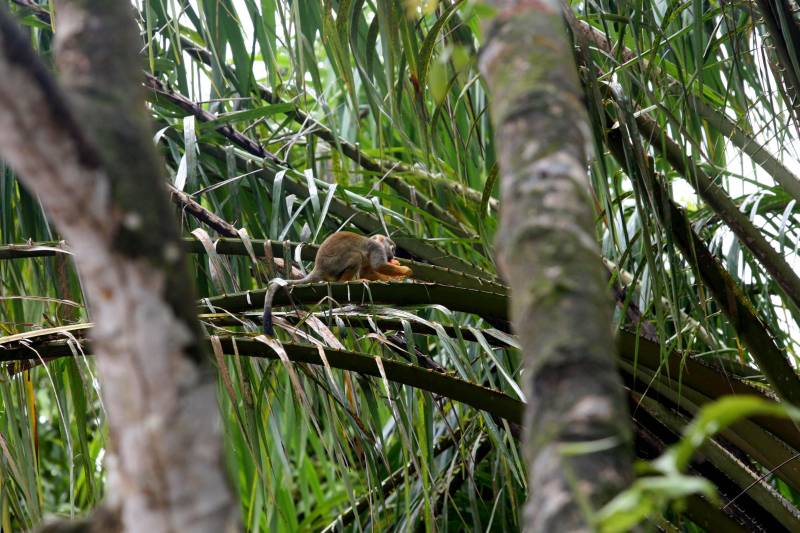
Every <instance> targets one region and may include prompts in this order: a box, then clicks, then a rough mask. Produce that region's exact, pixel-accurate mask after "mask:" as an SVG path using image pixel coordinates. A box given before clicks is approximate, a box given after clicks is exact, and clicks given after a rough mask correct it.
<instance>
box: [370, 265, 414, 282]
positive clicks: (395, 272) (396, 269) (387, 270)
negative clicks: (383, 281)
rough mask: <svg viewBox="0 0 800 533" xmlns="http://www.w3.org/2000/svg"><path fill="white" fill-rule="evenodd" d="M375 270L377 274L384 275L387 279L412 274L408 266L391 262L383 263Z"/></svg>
mask: <svg viewBox="0 0 800 533" xmlns="http://www.w3.org/2000/svg"><path fill="white" fill-rule="evenodd" d="M376 271H377V273H378V274H381V275H383V276H386V277H387V278H389V279H403V278H407V277H409V276H411V274H413V272H412V271H411V269H410V268H408V267H405V266H402V265H395V264H393V263H386V264H383V265H381V266H379V267H378V268H377V269H376Z"/></svg>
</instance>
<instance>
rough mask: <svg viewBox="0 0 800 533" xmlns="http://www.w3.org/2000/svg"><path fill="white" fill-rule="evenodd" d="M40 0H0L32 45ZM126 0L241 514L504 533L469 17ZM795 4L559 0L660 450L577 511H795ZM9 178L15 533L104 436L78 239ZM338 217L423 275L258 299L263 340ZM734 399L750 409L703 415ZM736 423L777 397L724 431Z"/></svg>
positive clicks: (352, 1) (785, 525)
mask: <svg viewBox="0 0 800 533" xmlns="http://www.w3.org/2000/svg"><path fill="white" fill-rule="evenodd" d="M52 4H53V3H50V2H44V1H38V2H37V1H33V0H13V1H9V2H8V5H9V8H10V10H11V11H12V12H13V14H14V15H15V17H16V19H17V20H18V22H19V23H20V24H22V25H23V26H24V27H25V28H26V31H27V32H28V33H29V35H30V42H31V45H32V46H33V47H34V48H35V50H36V51H37V52H38V54H39V56H40V57H41V58H42V59H43V60H44V61H45V62H47V63H48V64H50V62H51V61H52V50H53V40H54V36H53V32H54V30H55V31H57V30H58V28H57V26H54V24H53V20H54V19H53V17H52V15H53V13H52V11H51V9H52V8H53V5H52ZM55 4H56V5H57V4H58V3H57V2H56V3H55ZM134 4H135V6H136V9H137V14H138V23H139V25H140V30H141V35H142V39H143V42H144V47H143V49H142V55H143V66H144V69H145V72H146V78H145V85H146V87H147V89H148V95H149V96H148V98H149V104H150V109H151V111H152V118H153V125H154V126H153V139H154V142H155V143H156V145H157V146H158V148H159V149H160V151H161V154H162V155H163V158H164V160H165V162H166V165H167V168H168V175H165V176H164V180H165V182H167V183H168V184H169V187H170V191H171V198H172V201H173V203H174V204H175V213H176V216H177V217H179V218H180V224H181V228H182V233H183V235H184V236H185V238H186V243H187V248H188V250H189V251H190V253H191V274H192V277H193V280H194V282H195V285H196V287H197V290H198V293H199V295H200V297H201V298H202V300H201V301H200V302H199V304H198V312H199V313H200V319H201V321H202V323H203V324H204V326H205V330H206V333H207V334H208V336H209V337H210V341H209V352H210V353H212V354H213V359H214V362H215V364H216V365H217V366H218V369H219V384H218V396H219V403H220V412H221V413H222V417H223V418H222V420H223V434H224V443H225V451H226V454H225V459H226V466H227V469H228V472H229V474H230V478H231V480H232V482H233V485H234V491H235V494H236V496H237V497H238V499H239V501H240V502H241V511H242V517H243V522H244V523H245V525H246V527H247V529H248V530H250V531H296V530H306V531H310V530H315V531H316V530H321V529H323V528H326V527H328V528H330V529H331V530H334V529H336V528H337V527H343V528H344V529H355V530H361V529H375V530H384V529H387V530H395V529H396V530H407V529H423V528H424V529H425V530H439V529H441V530H458V529H467V530H475V531H480V530H496V531H506V530H516V529H519V528H520V524H521V520H522V518H521V517H522V513H521V508H522V506H523V504H524V502H525V498H526V494H527V490H528V489H529V487H526V481H525V480H526V474H525V466H524V464H523V461H522V460H521V455H520V450H519V437H520V427H519V423H520V421H521V413H522V409H523V404H522V401H523V400H524V398H523V394H522V391H521V390H520V388H519V386H518V385H517V382H518V380H519V377H520V372H521V364H520V363H521V357H520V353H519V349H518V348H519V346H518V341H517V340H516V338H515V337H514V336H513V335H512V333H511V331H510V329H509V324H508V316H507V308H508V296H509V295H508V289H507V288H506V286H505V285H504V283H503V281H502V280H501V279H500V278H499V277H498V274H497V268H496V266H495V263H494V254H493V247H492V242H493V238H494V235H495V232H496V230H497V212H498V209H500V208H502V206H500V205H499V200H498V198H499V195H498V176H499V174H500V172H499V170H498V168H499V167H498V161H496V157H495V153H496V151H499V150H496V146H495V144H494V140H493V132H492V128H491V124H490V120H489V109H488V104H487V101H488V97H487V93H486V88H485V85H484V84H483V82H482V80H481V78H480V76H479V73H478V68H477V62H476V57H477V54H478V50H479V49H480V47H481V45H482V44H483V40H484V36H483V35H482V33H481V31H482V26H481V23H482V21H483V20H484V19H485V18H486V17H489V16H491V14H492V11H491V10H490V9H489V8H488V7H486V6H484V5H482V4H480V3H478V2H473V1H465V0H460V1H459V0H446V1H445V0H440V1H432V0H427V1H414V0H405V1H400V0H338V1H329V0H326V1H317V0H308V1H306V0H303V1H289V0H262V1H261V2H256V1H254V0H197V1H188V0H137V1H136V2H134ZM792 5H793V4H792V3H791V2H786V1H783V0H775V1H773V2H768V1H766V0H764V1H759V2H755V4H750V3H738V2H735V3H729V2H723V3H717V2H709V1H703V0H698V1H694V2H677V1H664V2H644V1H632V2H612V1H609V0H600V1H598V2H594V3H573V5H572V6H571V9H572V11H571V12H572V13H573V14H574V16H575V17H577V18H576V19H572V17H568V19H569V27H570V31H571V35H572V37H573V38H574V39H575V42H576V44H577V46H576V61H577V63H578V65H579V70H580V73H581V81H582V83H583V87H584V90H585V94H586V104H587V109H588V111H589V116H590V118H591V121H592V127H593V134H594V139H595V144H594V147H593V157H592V158H591V160H590V162H589V170H590V177H591V182H592V187H593V189H592V192H593V200H594V203H595V208H596V222H597V230H596V235H597V239H598V241H599V242H600V244H601V248H602V254H603V259H604V262H605V264H606V267H607V269H608V272H609V278H608V279H609V292H610V293H613V295H614V296H615V299H616V304H617V305H616V308H615V309H616V310H615V324H616V328H617V330H618V334H619V340H620V341H619V343H620V358H619V367H620V370H621V373H622V375H623V377H624V380H625V384H626V387H627V388H628V392H629V397H630V406H631V412H632V419H633V421H634V423H635V433H636V451H637V455H638V456H639V457H641V458H643V459H654V458H656V457H658V456H659V455H660V454H662V453H663V452H665V451H667V453H666V454H665V455H663V456H662V457H661V459H660V460H659V461H657V462H655V463H652V464H650V465H649V466H648V467H646V468H645V469H643V471H642V474H647V476H644V477H642V478H640V481H639V482H637V484H636V485H634V487H633V488H632V489H631V491H630V492H628V493H626V498H625V499H619V500H616V501H614V502H613V503H612V504H611V505H610V506H609V507H607V508H605V509H603V510H602V512H600V513H599V514H598V517H600V518H602V519H603V520H604V522H603V524H604V525H605V526H606V527H608V528H609V529H610V530H614V528H617V529H616V530H621V531H624V530H627V528H628V527H630V525H631V524H632V523H635V522H636V521H638V520H641V519H645V518H646V519H647V520H648V521H649V523H650V524H651V525H657V526H658V527H659V528H661V529H665V530H672V529H673V528H677V529H680V530H687V531H698V530H701V528H705V529H706V530H709V531H718V530H722V529H723V528H726V529H724V530H726V531H727V530H737V529H744V530H748V529H758V528H764V529H768V530H770V531H773V530H774V531H779V530H782V529H786V530H792V529H793V528H795V530H796V528H797V527H798V526H799V525H800V510H798V507H797V505H798V504H800V465H799V464H798V463H797V460H796V458H797V453H798V452H800V434H799V433H798V432H797V429H796V427H795V425H794V423H793V422H792V421H791V417H794V419H795V420H797V414H796V413H795V412H794V411H793V410H792V408H791V406H792V404H794V405H800V382H798V381H797V379H796V376H794V375H792V373H791V371H788V372H787V370H786V369H788V368H790V367H791V368H794V367H795V366H796V364H797V357H798V355H800V353H798V350H800V335H799V334H798V326H799V325H800V281H799V280H798V275H797V270H798V268H797V267H798V263H799V261H798V255H797V249H798V239H800V232H798V226H797V222H798V215H800V205H798V201H799V200H800V181H799V180H798V177H797V172H798V170H799V169H800V164H798V160H800V154H798V151H799V150H798V148H800V143H798V141H797V139H798V133H800V105H798V102H799V101H800V100H798V95H800V66H799V65H800V59H798V58H800V31H798V28H799V27H800V25H798V14H797V13H796V12H792V10H791V9H789V6H792ZM795 7H796V6H795ZM784 8H786V9H784ZM795 11H796V10H795ZM56 19H57V17H56ZM531 53H532V54H536V53H538V52H537V51H535V50H532V51H531ZM541 53H542V54H544V53H545V52H541ZM543 57H544V56H543ZM545 59H546V58H545ZM545 59H543V64H546V61H545ZM0 112H2V102H0ZM499 164H500V165H502V161H501V162H499ZM0 165H2V164H1V163H0ZM0 169H1V171H0V245H1V247H0V334H2V335H4V336H6V337H3V338H0V361H8V363H2V364H3V372H2V374H0V398H2V400H1V401H0V474H2V475H1V476H0V526H2V530H3V531H17V530H19V529H27V528H31V527H33V526H35V525H37V524H39V523H40V522H41V520H42V519H43V517H44V516H45V515H47V514H51V513H56V514H59V515H62V516H79V515H82V514H84V512H86V511H88V510H90V509H93V508H94V507H95V506H96V505H97V504H98V503H99V502H100V501H101V500H102V498H103V496H104V484H105V471H104V468H103V463H102V460H103V456H104V450H105V445H106V442H107V433H108V428H107V425H106V423H105V414H104V407H103V402H102V400H101V398H100V395H99V383H98V380H97V379H96V378H95V366H94V362H93V360H92V357H90V356H89V355H88V354H91V347H90V345H89V343H88V342H87V341H86V335H87V332H88V330H89V329H90V328H91V324H90V322H89V321H90V319H91V317H90V316H89V315H88V313H87V308H86V306H85V301H84V298H83V296H82V291H81V281H80V279H79V278H78V276H77V274H76V272H75V270H74V268H73V266H72V261H71V259H70V256H69V243H64V242H62V241H61V237H60V235H59V234H58V233H57V232H56V231H55V229H54V228H53V227H51V225H50V224H49V223H48V220H47V218H46V217H45V214H44V212H43V210H42V208H41V206H40V204H39V202H38V200H37V198H36V197H34V196H32V195H31V194H29V193H28V192H26V190H25V189H24V188H23V187H22V186H21V185H20V183H19V182H18V181H17V178H16V177H15V176H14V174H13V173H12V172H11V170H10V169H9V168H7V167H5V166H0ZM154 194H155V192H154ZM338 229H350V230H353V231H358V232H360V233H365V234H373V233H388V234H389V235H391V236H392V238H393V239H394V240H395V241H396V243H397V245H398V249H399V252H398V256H399V257H400V258H401V260H403V261H404V262H406V264H408V265H410V266H411V267H412V268H413V269H414V272H415V278H416V281H415V282H413V283H405V284H401V283H391V284H381V283H372V284H370V285H369V286H365V285H364V284H362V283H358V282H353V283H350V284H347V285H344V284H341V285H336V286H330V287H327V286H318V287H307V288H306V287H301V288H296V289H295V290H294V291H293V292H292V294H291V304H292V305H288V304H290V300H289V297H288V296H287V295H286V294H284V293H282V292H279V294H278V297H277V298H276V302H278V303H279V304H281V305H284V306H285V307H283V308H282V309H281V311H282V312H279V313H277V320H276V323H277V324H278V326H279V327H278V328H277V329H278V331H279V333H278V338H279V339H280V340H281V343H282V346H281V345H272V346H267V345H265V344H263V343H259V342H257V341H255V340H254V339H253V337H254V336H255V334H256V333H257V332H258V328H259V325H258V324H259V305H260V303H261V300H260V298H262V297H263V291H261V289H263V287H265V285H266V283H267V281H268V280H269V279H270V278H272V277H274V276H276V275H281V276H284V277H286V276H292V275H297V274H299V271H301V270H305V271H307V270H308V269H309V268H310V264H311V263H310V261H311V259H313V256H314V253H315V249H316V245H318V244H319V243H320V242H321V241H322V240H323V239H324V238H325V237H326V236H327V235H329V234H330V233H331V232H333V231H336V230H338ZM299 243H303V244H302V245H301V244H299ZM290 265H293V266H291V268H290ZM291 269H294V271H292V270H291ZM259 291H261V292H259ZM296 311H299V312H296ZM309 312H310V313H309ZM358 354H361V356H359V355H358ZM48 357H53V359H52V360H49V361H47V362H46V363H45V364H39V365H37V364H34V363H35V362H36V360H37V359H40V358H48ZM376 358H380V359H377V360H378V364H376ZM17 359H22V360H25V362H21V363H20V362H18V361H15V360H17ZM290 361H295V364H290ZM792 378H794V379H792ZM105 392H106V394H113V393H114V392H113V391H105ZM731 393H737V394H748V395H750V396H751V397H749V398H746V399H731V398H728V399H727V400H726V401H725V402H723V403H716V404H714V403H713V400H716V399H718V398H720V397H722V396H726V395H729V394H731ZM752 396H760V397H761V399H760V400H759V399H757V398H753V397H752ZM777 398H780V400H778V399H777ZM706 405H710V406H711V407H710V408H709V409H707V410H705V411H701V409H702V408H703V406H706ZM698 412H701V415H700V416H698ZM751 414H760V415H770V416H762V417H755V418H751V419H747V420H739V421H737V422H736V423H733V422H734V421H735V420H738V418H739V417H742V416H747V415H751ZM693 419H694V423H693V424H692V425H690V421H692V420H693ZM732 423H733V425H729V424H732ZM687 426H688V429H687ZM720 430H722V431H721V433H719V434H718V435H717V436H716V438H715V439H714V440H708V441H707V442H703V439H702V437H705V436H710V435H711V434H714V433H717V432H718V431H720ZM681 435H685V438H684V439H683V440H679V439H680V437H681ZM676 442H678V445H677V446H676V447H674V448H669V446H670V445H672V444H674V443H676ZM697 449H700V451H701V453H700V454H697V455H694V456H693V460H692V461H691V462H690V460H689V456H690V455H692V453H693V452H694V451H696V450H697ZM587 451H590V450H581V449H580V446H576V450H575V451H573V452H572V453H587ZM684 473H688V474H689V475H690V476H692V477H689V476H684V475H683V474H684ZM694 476H698V477H694ZM700 478H704V479H705V480H707V481H708V482H703V481H701V479H700ZM597 511H600V510H597Z"/></svg>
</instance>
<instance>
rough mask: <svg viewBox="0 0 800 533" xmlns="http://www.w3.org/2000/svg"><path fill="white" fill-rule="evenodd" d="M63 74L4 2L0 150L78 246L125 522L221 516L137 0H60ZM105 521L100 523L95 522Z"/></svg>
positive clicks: (201, 364) (224, 513)
mask: <svg viewBox="0 0 800 533" xmlns="http://www.w3.org/2000/svg"><path fill="white" fill-rule="evenodd" d="M56 6H57V8H58V11H57V18H56V28H57V35H56V37H57V63H58V66H59V70H60V72H61V73H62V74H63V84H62V85H60V86H59V85H58V84H57V83H56V82H55V81H53V80H52V78H51V75H50V73H49V72H47V70H46V69H45V68H44V67H43V66H42V63H41V62H40V61H39V59H38V58H37V57H36V56H35V54H34V53H33V51H32V50H31V49H30V47H29V45H28V44H27V39H26V38H25V37H24V36H23V35H22V34H21V33H20V31H19V30H18V28H16V26H15V25H14V23H13V22H12V21H11V19H10V17H9V15H8V13H7V11H6V10H5V9H4V8H0V72H2V75H1V76H0V105H2V107H0V156H2V157H3V158H4V159H5V160H6V161H8V163H9V164H10V165H11V166H12V168H14V170H15V171H16V172H17V173H18V175H19V176H20V178H21V179H22V181H23V183H25V185H26V186H27V187H28V188H29V189H30V190H31V191H32V192H33V193H35V194H36V195H38V197H39V198H40V200H41V203H42V205H43V206H44V208H45V210H46V211H47V214H48V216H49V217H50V218H51V220H52V221H53V222H54V223H55V224H56V225H57V227H58V228H59V230H60V231H61V232H62V234H63V235H64V236H65V237H66V239H67V240H68V241H69V243H70V246H71V247H72V249H73V250H74V251H75V256H76V263H77V266H78V269H79V272H80V274H81V276H82V279H83V282H84V287H85V289H86V296H87V299H88V303H89V307H90V311H91V314H92V318H93V320H94V321H95V322H96V327H95V328H94V331H93V347H94V351H95V353H96V355H97V365H98V370H99V375H100V379H101V384H102V388H103V390H104V391H105V392H107V394H105V395H104V397H103V401H104V405H105V407H106V411H107V413H108V422H109V426H110V437H111V442H110V445H109V449H108V450H107V454H106V458H107V460H106V465H107V469H108V488H109V496H108V499H107V502H106V503H107V507H108V509H111V510H112V512H115V513H119V514H118V517H119V520H120V523H121V528H122V529H123V530H125V531H147V532H148V533H156V532H167V531H209V532H211V531H214V532H218V531H226V530H229V529H230V528H231V526H232V525H235V524H236V512H235V504H234V502H233V498H232V496H231V492H230V489H229V487H228V484H227V482H226V479H225V476H224V472H223V469H222V465H221V450H220V439H219V436H218V435H217V430H218V426H219V424H218V416H217V413H218V406H217V403H216V400H215V380H214V376H213V373H212V372H211V368H210V366H209V364H208V360H207V358H206V354H205V353H204V349H203V343H202V342H201V340H202V339H201V330H200V326H199V323H198V322H197V318H196V315H195V304H194V302H195V298H194V294H193V289H192V286H191V282H190V279H191V278H190V277H189V276H188V272H187V269H186V264H185V260H184V254H183V250H182V243H181V241H180V239H179V234H178V231H177V227H176V224H175V221H174V214H173V212H172V210H171V208H170V204H169V201H168V198H167V194H166V191H165V188H164V183H163V176H164V175H165V174H166V172H165V169H164V166H163V164H162V163H161V161H160V160H159V158H158V157H157V154H156V151H155V147H154V146H153V143H152V140H151V134H150V128H149V127H148V120H147V114H146V108H145V106H144V97H143V91H142V87H141V82H142V79H141V60H140V57H139V55H138V51H139V49H140V48H141V45H142V43H141V40H140V39H139V38H138V35H137V28H136V26H135V24H134V21H133V17H132V15H133V13H132V9H131V6H130V4H129V3H128V2H117V1H113V2H110V1H108V0H63V1H60V2H56ZM95 529H96V528H95Z"/></svg>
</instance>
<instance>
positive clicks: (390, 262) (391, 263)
mask: <svg viewBox="0 0 800 533" xmlns="http://www.w3.org/2000/svg"><path fill="white" fill-rule="evenodd" d="M389 264H390V265H397V266H400V261H398V260H397V259H392V260H390V261H389Z"/></svg>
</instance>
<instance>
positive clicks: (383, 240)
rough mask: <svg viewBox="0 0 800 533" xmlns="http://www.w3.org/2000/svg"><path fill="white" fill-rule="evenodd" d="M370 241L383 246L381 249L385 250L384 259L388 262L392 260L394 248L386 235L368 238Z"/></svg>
mask: <svg viewBox="0 0 800 533" xmlns="http://www.w3.org/2000/svg"><path fill="white" fill-rule="evenodd" d="M370 239H372V240H373V241H375V242H377V243H378V244H380V245H381V246H383V249H384V250H386V258H387V259H388V260H389V261H391V260H392V259H394V250H395V248H396V247H395V244H394V241H393V240H392V239H390V238H389V237H387V236H386V235H373V236H372V237H370Z"/></svg>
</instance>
